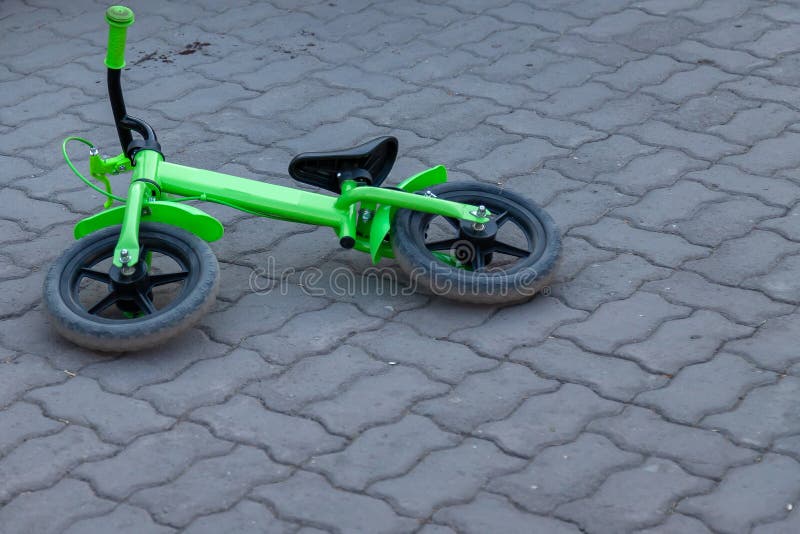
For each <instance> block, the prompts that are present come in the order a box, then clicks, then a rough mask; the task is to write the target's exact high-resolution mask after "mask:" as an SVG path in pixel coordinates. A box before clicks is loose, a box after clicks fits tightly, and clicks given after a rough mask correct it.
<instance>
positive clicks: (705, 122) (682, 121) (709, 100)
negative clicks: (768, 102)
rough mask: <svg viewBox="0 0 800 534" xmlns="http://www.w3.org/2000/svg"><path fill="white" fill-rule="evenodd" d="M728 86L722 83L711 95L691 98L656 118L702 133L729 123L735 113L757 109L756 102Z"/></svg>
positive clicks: (728, 84)
mask: <svg viewBox="0 0 800 534" xmlns="http://www.w3.org/2000/svg"><path fill="white" fill-rule="evenodd" d="M730 85H731V84H730V83H723V84H722V85H721V86H720V87H718V88H717V89H716V90H714V92H712V93H711V94H709V95H706V96H697V97H694V98H691V99H689V100H688V101H687V102H683V103H681V105H680V106H677V107H676V108H673V109H670V110H669V111H668V112H663V113H660V114H658V115H657V118H659V119H662V120H664V121H665V122H668V123H670V124H673V125H674V126H676V127H678V128H683V129H686V130H691V131H694V132H700V133H703V132H706V131H708V130H709V129H710V128H714V127H716V126H720V125H724V124H726V123H728V122H730V121H731V119H733V118H734V117H735V116H736V114H737V113H740V112H742V111H744V110H748V109H752V108H757V107H758V102H757V101H753V100H748V99H745V98H742V96H740V95H739V93H738V92H736V91H731V89H730V87H729V86H730Z"/></svg>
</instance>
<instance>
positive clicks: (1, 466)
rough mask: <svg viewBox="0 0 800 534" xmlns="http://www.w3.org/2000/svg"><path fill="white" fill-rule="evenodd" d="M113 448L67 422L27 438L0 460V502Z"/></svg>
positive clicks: (57, 477)
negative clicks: (51, 431)
mask: <svg viewBox="0 0 800 534" xmlns="http://www.w3.org/2000/svg"><path fill="white" fill-rule="evenodd" d="M115 451H116V447H114V446H112V445H109V444H107V443H103V442H102V441H100V440H99V439H97V436H96V435H95V433H94V432H92V431H91V430H89V429H88V428H84V427H80V426H77V425H68V426H67V427H66V428H64V430H62V431H61V432H58V433H56V434H52V435H48V436H43V437H39V438H32V439H29V440H27V441H25V442H24V443H23V444H21V445H20V446H18V447H16V448H15V449H13V450H11V452H9V453H8V454H6V455H5V456H4V457H3V458H2V459H0V480H2V481H3V484H2V485H0V502H6V501H8V500H10V499H11V498H12V497H13V496H14V495H16V494H18V493H20V492H29V491H32V490H36V489H41V488H45V487H48V486H51V485H52V484H54V483H55V482H57V481H58V480H60V479H61V478H63V477H64V475H65V474H66V473H67V472H68V471H69V470H70V469H71V468H73V467H75V466H76V465H78V464H79V463H81V462H83V461H86V460H91V459H99V458H103V457H107V456H110V455H111V454H113V453H114V452H115ZM44 458H47V461H46V462H45V461H43V459H44ZM0 515H1V514H0Z"/></svg>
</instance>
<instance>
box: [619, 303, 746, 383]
mask: <svg viewBox="0 0 800 534" xmlns="http://www.w3.org/2000/svg"><path fill="white" fill-rule="evenodd" d="M753 331H754V330H753V328H750V327H748V326H742V325H739V324H736V323H733V322H731V321H729V320H728V319H726V318H725V317H723V316H722V315H720V314H718V313H716V312H713V311H708V310H698V311H696V312H694V313H693V314H692V315H690V316H689V317H686V318H682V319H674V320H669V321H666V322H664V323H662V324H661V325H659V326H658V329H657V330H656V331H655V332H654V333H653V334H652V335H651V336H649V337H648V338H647V339H645V340H644V341H640V342H638V343H630V344H627V345H623V346H622V347H619V348H618V349H617V350H616V352H617V353H618V354H621V355H623V356H626V357H628V358H631V359H634V360H636V361H637V362H639V363H640V364H641V365H642V366H644V367H645V368H647V369H653V370H654V371H655V372H661V373H667V374H674V373H677V372H678V371H679V370H680V369H682V368H683V367H685V366H686V365H691V364H695V363H700V362H704V361H708V360H710V359H711V358H712V357H713V356H714V354H715V353H716V352H717V350H719V348H720V347H722V346H723V344H725V342H727V341H729V340H732V339H737V338H742V337H746V336H749V335H750V334H752V333H753Z"/></svg>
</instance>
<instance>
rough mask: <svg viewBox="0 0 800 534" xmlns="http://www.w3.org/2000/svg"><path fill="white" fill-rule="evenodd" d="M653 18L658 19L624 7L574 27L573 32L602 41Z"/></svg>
mask: <svg viewBox="0 0 800 534" xmlns="http://www.w3.org/2000/svg"><path fill="white" fill-rule="evenodd" d="M598 7H599V6H598ZM581 13H583V11H581ZM654 20H658V19H656V18H655V17H653V16H652V15H648V14H647V13H644V12H642V11H638V10H635V9H626V10H624V11H620V12H619V13H614V14H611V15H605V16H602V17H600V18H598V19H597V20H595V22H593V23H592V24H590V25H589V26H586V27H585V28H578V29H576V30H575V33H578V34H581V35H585V36H587V37H588V38H589V39H592V40H595V41H602V40H604V39H608V38H610V37H614V36H616V35H621V34H624V33H627V32H628V31H630V28H631V27H637V26H639V25H641V24H644V23H646V22H650V21H654Z"/></svg>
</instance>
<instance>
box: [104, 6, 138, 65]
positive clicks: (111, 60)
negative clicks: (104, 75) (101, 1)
mask: <svg viewBox="0 0 800 534" xmlns="http://www.w3.org/2000/svg"><path fill="white" fill-rule="evenodd" d="M133 21H134V17H133V11H131V9H130V8H128V7H125V6H111V7H109V8H108V9H106V22H107V23H108V49H107V50H106V61H105V63H106V67H108V68H109V69H115V70H120V69H122V68H123V67H124V66H125V38H126V36H127V33H128V26H130V25H131V24H133Z"/></svg>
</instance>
